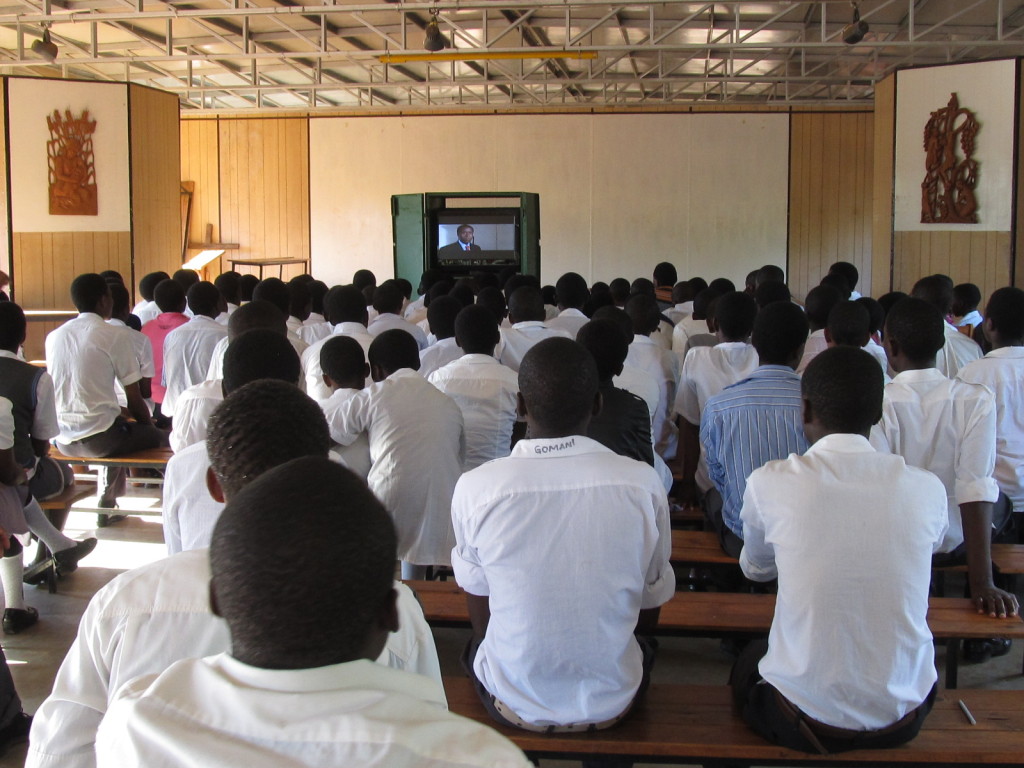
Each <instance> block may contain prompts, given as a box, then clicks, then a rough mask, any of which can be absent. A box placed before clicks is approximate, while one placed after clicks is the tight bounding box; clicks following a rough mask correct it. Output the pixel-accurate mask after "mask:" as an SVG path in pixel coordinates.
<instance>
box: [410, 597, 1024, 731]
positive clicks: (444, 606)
mask: <svg viewBox="0 0 1024 768" xmlns="http://www.w3.org/2000/svg"><path fill="white" fill-rule="evenodd" d="M405 583H406V584H407V585H408V586H409V587H410V588H412V590H413V591H414V592H416V595H417V596H418V597H419V599H420V605H421V606H422V607H423V615H424V617H425V618H426V620H427V623H428V624H430V625H431V626H434V627H468V626H469V609H468V607H467V605H466V594H465V592H463V591H462V589H460V588H459V585H458V584H455V583H454V582H439V581H406V582H405ZM774 616H775V595H752V594H748V593H743V592H677V593H676V595H675V597H673V598H672V599H671V600H669V601H668V602H667V603H665V604H664V605H663V606H661V613H660V615H659V618H658V628H657V630H656V631H657V634H659V635H675V636H684V637H686V636H689V637H724V636H726V635H765V634H767V633H768V630H769V629H770V628H771V625H772V619H773V618H774ZM928 627H929V628H930V629H931V631H932V635H933V636H934V637H935V638H936V639H937V640H945V641H947V651H946V687H947V688H950V689H953V688H956V686H957V673H958V670H959V656H960V654H959V651H960V642H961V641H962V640H967V639H974V638H989V637H1006V638H1011V639H1017V640H1020V639H1024V620H1022V619H1021V617H1019V616H1018V617H1013V618H1008V619H992V618H989V617H988V616H984V615H981V614H979V613H977V612H976V611H975V610H974V609H973V607H972V606H971V601H970V600H968V599H967V598H963V597H933V598H930V599H929V601H928ZM1022 698H1024V696H1022ZM1022 743H1024V742H1022Z"/></svg>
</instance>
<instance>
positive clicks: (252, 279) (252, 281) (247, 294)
mask: <svg viewBox="0 0 1024 768" xmlns="http://www.w3.org/2000/svg"><path fill="white" fill-rule="evenodd" d="M259 284H260V279H259V278H258V277H256V275H253V274H248V275H242V276H241V277H239V278H238V295H239V297H241V299H242V301H252V292H253V291H255V290H256V286H257V285H259Z"/></svg>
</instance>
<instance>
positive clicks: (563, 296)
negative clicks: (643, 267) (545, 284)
mask: <svg viewBox="0 0 1024 768" xmlns="http://www.w3.org/2000/svg"><path fill="white" fill-rule="evenodd" d="M670 266H671V265H670ZM589 296H590V290H589V289H588V288H587V281H586V280H584V279H583V275H580V274H578V273H576V272H566V273H565V274H564V275H562V276H561V277H560V278H558V282H556V283H555V301H556V303H557V304H558V305H559V306H562V307H567V308H568V307H571V308H573V309H579V308H580V307H582V306H583V305H584V304H585V303H586V301H587V298H588V297H589Z"/></svg>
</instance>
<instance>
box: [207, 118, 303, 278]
mask: <svg viewBox="0 0 1024 768" xmlns="http://www.w3.org/2000/svg"><path fill="white" fill-rule="evenodd" d="M218 124H219V137H218V142H219V157H220V219H221V227H222V237H223V239H224V241H225V242H236V243H239V244H240V246H241V247H240V248H239V250H237V251H235V252H234V254H235V255H237V257H238V258H241V259H275V258H303V259H305V258H309V251H310V245H309V138H308V121H307V120H306V119H305V118H278V119H274V118H266V119H239V120H226V119H225V120H219V121H218ZM231 255H232V254H230V253H229V254H226V256H231ZM226 267H227V265H225V268H226ZM239 271H242V272H244V271H247V270H246V268H244V267H243V268H240V269H239ZM276 272H277V270H276V269H273V270H270V271H268V272H267V276H270V275H272V274H276ZM300 272H301V270H300V269H299V268H298V267H288V268H286V269H285V270H284V273H283V277H284V279H285V280H287V279H288V278H289V277H292V276H294V275H296V274H299V273H300Z"/></svg>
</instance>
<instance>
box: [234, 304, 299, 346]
mask: <svg viewBox="0 0 1024 768" xmlns="http://www.w3.org/2000/svg"><path fill="white" fill-rule="evenodd" d="M255 329H263V330H270V331H273V332H274V333H276V334H278V335H279V336H281V337H282V338H284V337H286V336H287V335H288V325H287V320H286V318H285V316H284V313H283V312H282V311H281V310H280V309H278V308H277V307H275V306H274V305H273V304H271V303H270V302H269V301H262V300H258V301H250V302H249V303H248V304H243V305H242V306H240V307H239V308H238V309H236V310H235V311H234V312H232V313H231V317H229V318H228V338H230V339H235V338H237V337H239V336H241V335H242V334H243V333H245V332H246V331H252V330H255Z"/></svg>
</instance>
